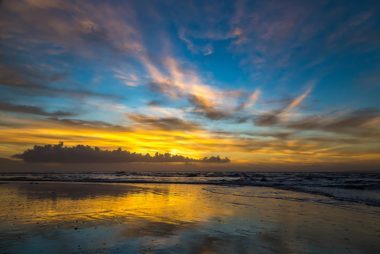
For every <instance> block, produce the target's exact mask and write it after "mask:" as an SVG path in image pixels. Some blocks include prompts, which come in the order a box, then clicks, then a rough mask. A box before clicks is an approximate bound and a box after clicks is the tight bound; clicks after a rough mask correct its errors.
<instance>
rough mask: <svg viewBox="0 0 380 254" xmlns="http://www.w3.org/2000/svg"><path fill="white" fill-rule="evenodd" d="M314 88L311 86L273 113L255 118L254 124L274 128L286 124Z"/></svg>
mask: <svg viewBox="0 0 380 254" xmlns="http://www.w3.org/2000/svg"><path fill="white" fill-rule="evenodd" d="M312 88H313V86H309V88H307V89H306V90H305V92H303V93H302V94H301V95H300V96H298V97H296V98H294V99H292V100H290V101H289V102H288V104H287V105H286V106H285V107H283V108H281V109H277V110H273V111H272V112H267V113H264V114H261V115H257V116H256V117H255V118H254V123H255V125H257V126H273V125H276V124H279V123H280V122H285V121H288V120H289V115H290V114H291V113H292V111H294V110H295V109H296V108H297V107H298V106H300V105H301V103H302V102H303V101H304V100H305V99H306V98H307V97H308V96H309V94H310V93H311V91H312Z"/></svg>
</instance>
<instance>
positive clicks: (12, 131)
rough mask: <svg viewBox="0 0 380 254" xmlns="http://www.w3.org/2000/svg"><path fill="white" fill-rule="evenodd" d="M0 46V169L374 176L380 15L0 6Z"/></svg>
mask: <svg viewBox="0 0 380 254" xmlns="http://www.w3.org/2000/svg"><path fill="white" fill-rule="evenodd" d="M0 38H1V39H0V55H1V57H0V139H1V143H0V156H1V157H10V156H11V155H13V154H16V153H20V152H22V151H24V150H25V149H27V148H30V147H32V146H33V145H35V144H41V145H44V144H51V143H57V142H59V141H64V142H65V143H66V144H68V145H77V144H83V145H90V146H98V147H101V148H104V149H115V148H118V147H122V148H123V149H127V150H129V151H133V152H137V153H143V154H145V153H154V152H155V151H161V152H164V153H172V154H181V155H183V156H189V157H192V158H203V157H205V156H210V155H212V154H219V155H221V156H223V157H229V158H231V159H232V160H233V161H237V162H246V163H263V164H297V163H311V164H313V163H339V162H344V163H348V162H350V161H352V162H355V163H362V164H363V166H365V165H368V164H373V163H374V162H376V163H379V165H380V65H379V64H380V4H379V3H378V1H360V2H358V1H344V2H341V1H327V0H326V1H318V2H315V3H314V2H313V3H312V2H310V1H296V0H294V1H293V0H291V1H244V0H241V1H223V2H220V1H170V0H169V1H153V2H152V1H107V2H104V1H59V0H50V1H47V0H20V1H11V0H4V1H1V2H0Z"/></svg>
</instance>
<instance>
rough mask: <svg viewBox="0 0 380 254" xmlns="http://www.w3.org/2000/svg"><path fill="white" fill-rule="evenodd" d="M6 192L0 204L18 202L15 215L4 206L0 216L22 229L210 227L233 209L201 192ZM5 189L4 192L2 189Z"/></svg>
mask: <svg viewBox="0 0 380 254" xmlns="http://www.w3.org/2000/svg"><path fill="white" fill-rule="evenodd" d="M15 186H16V187H17V188H15V189H14V188H12V189H11V191H9V190H8V189H5V190H4V191H2V192H1V194H0V195H1V199H0V201H1V202H2V204H7V203H8V202H10V201H12V200H17V201H18V203H19V204H20V206H19V207H18V209H16V210H15V211H10V210H8V209H7V207H8V206H3V209H0V216H11V217H12V218H14V219H15V220H16V221H19V222H22V223H35V222H38V221H39V222H45V223H46V222H59V221H62V222H65V221H75V220H85V221H86V220H95V219H112V218H123V217H133V218H135V217H140V218H146V219H149V220H150V221H155V222H161V221H162V222H165V223H168V222H169V223H170V222H173V223H176V222H178V221H186V222H195V221H206V220H208V219H209V218H210V217H212V216H214V215H215V214H217V213H218V214H220V215H226V216H227V215H230V214H231V211H230V210H229V209H226V208H223V207H219V206H218V205H215V204H214V205H213V202H212V200H208V199H207V198H206V196H205V195H204V191H203V190H202V188H190V187H191V186H186V185H160V184H157V185H154V184H150V185H149V187H148V186H147V185H144V184H133V185H125V184H79V183H78V184H65V183H61V184H59V183H58V184H51V183H42V184H16V185H15ZM0 188H1V186H0Z"/></svg>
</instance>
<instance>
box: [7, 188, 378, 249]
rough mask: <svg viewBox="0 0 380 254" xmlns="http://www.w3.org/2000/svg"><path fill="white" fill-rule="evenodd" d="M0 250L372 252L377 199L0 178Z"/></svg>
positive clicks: (375, 243)
mask: <svg viewBox="0 0 380 254" xmlns="http://www.w3.org/2000/svg"><path fill="white" fill-rule="evenodd" d="M0 202H1V204H2V205H1V206H0V221H1V222H0V253H379V252H380V207H378V206H370V205H366V204H362V203H354V202H346V201H342V200H336V199H332V198H331V197H327V196H322V195H316V194H311V193H302V192H295V191H289V190H282V189H276V188H272V187H257V186H226V185H210V184H169V183H78V182H77V183H73V182H64V183H63V182H29V181H25V182H9V181H3V182H2V183H1V184H0Z"/></svg>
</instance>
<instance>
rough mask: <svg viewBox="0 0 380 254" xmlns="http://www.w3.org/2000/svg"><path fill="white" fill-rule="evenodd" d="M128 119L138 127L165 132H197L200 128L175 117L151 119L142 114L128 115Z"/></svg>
mask: <svg viewBox="0 0 380 254" xmlns="http://www.w3.org/2000/svg"><path fill="white" fill-rule="evenodd" d="M128 118H129V119H131V120H132V121H133V122H134V123H135V124H138V125H139V126H140V127H144V128H148V129H151V128H153V129H161V130H166V131H172V130H182V131H192V130H199V129H201V127H200V126H199V125H198V124H196V123H193V122H189V121H185V120H182V119H180V118H176V117H152V116H146V115H142V114H131V113H130V114H128Z"/></svg>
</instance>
